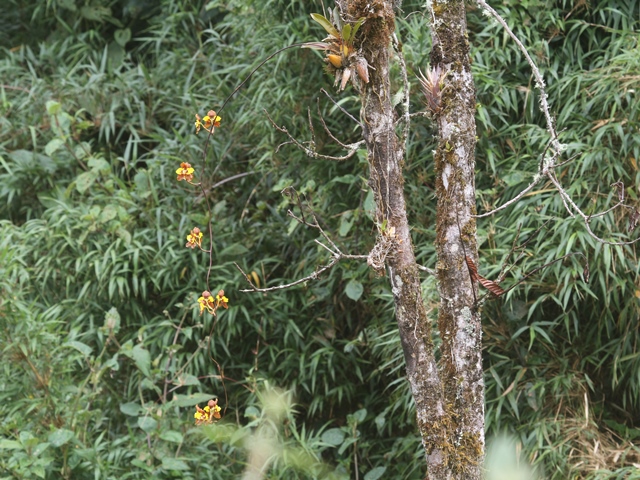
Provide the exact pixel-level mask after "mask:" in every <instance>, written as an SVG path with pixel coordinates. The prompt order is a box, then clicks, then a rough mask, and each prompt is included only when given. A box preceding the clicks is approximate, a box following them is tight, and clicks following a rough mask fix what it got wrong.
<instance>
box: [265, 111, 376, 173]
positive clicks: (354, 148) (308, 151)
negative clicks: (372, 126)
mask: <svg viewBox="0 0 640 480" xmlns="http://www.w3.org/2000/svg"><path fill="white" fill-rule="evenodd" d="M264 113H265V115H266V116H267V118H268V119H269V121H270V122H271V125H273V126H274V128H275V129H276V130H278V131H279V132H282V133H284V134H285V135H286V136H287V137H289V139H290V140H291V141H290V142H285V143H281V144H280V145H279V146H278V148H277V149H276V152H277V151H278V150H279V149H280V147H282V146H283V145H287V144H294V145H295V146H296V147H298V148H299V149H301V150H302V151H304V152H305V153H306V154H307V155H309V156H310V157H313V158H320V159H324V160H331V161H335V162H341V161H343V160H347V159H349V158H351V157H353V155H354V154H355V153H356V152H357V151H358V148H360V146H361V145H363V144H364V140H361V141H359V142H356V143H353V144H351V145H349V148H350V150H349V152H348V153H347V154H346V155H343V156H341V157H336V156H333V155H323V154H321V153H317V152H315V151H314V150H311V149H310V148H308V147H306V146H304V145H303V144H302V143H300V142H299V141H298V140H297V139H296V138H295V137H294V136H293V135H291V134H290V133H289V131H288V130H287V127H280V126H278V125H277V124H276V122H274V120H273V119H272V118H271V116H270V115H269V112H267V111H266V110H265V111H264Z"/></svg>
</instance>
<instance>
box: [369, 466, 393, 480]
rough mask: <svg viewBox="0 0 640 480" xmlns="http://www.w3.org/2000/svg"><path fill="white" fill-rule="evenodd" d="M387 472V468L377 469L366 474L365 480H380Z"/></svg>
mask: <svg viewBox="0 0 640 480" xmlns="http://www.w3.org/2000/svg"><path fill="white" fill-rule="evenodd" d="M386 471H387V467H375V468H373V469H371V470H369V471H368V472H367V473H366V474H365V476H364V480H378V479H379V478H381V477H382V476H383V475H384V472H386Z"/></svg>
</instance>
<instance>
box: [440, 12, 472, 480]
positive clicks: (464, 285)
mask: <svg viewBox="0 0 640 480" xmlns="http://www.w3.org/2000/svg"><path fill="white" fill-rule="evenodd" d="M431 7H432V15H430V18H431V22H432V24H431V38H432V42H433V46H432V49H431V68H436V67H439V68H440V69H441V70H442V71H443V72H449V73H448V74H447V76H446V78H445V87H444V91H443V95H442V97H443V98H442V104H441V108H442V110H441V112H440V113H439V114H438V115H437V122H438V147H437V149H436V153H435V158H434V160H435V171H436V196H437V198H438V206H437V219H436V253H437V255H438V265H437V274H438V285H439V293H440V309H439V315H438V328H439V330H440V335H441V338H442V347H441V354H442V356H441V365H442V377H443V379H444V394H445V402H446V404H447V405H450V406H451V408H452V416H453V418H454V422H453V423H454V425H455V427H454V431H453V432H452V433H453V436H454V438H453V440H454V444H455V445H456V450H457V451H458V452H459V453H458V455H457V457H458V458H457V459H456V463H458V464H459V465H461V466H463V467H464V470H465V471H466V472H467V473H466V475H467V476H466V478H480V477H481V460H482V458H483V451H484V379H483V371H482V326H481V323H480V312H479V309H478V308H477V302H476V294H477V289H476V285H475V283H474V282H472V280H471V274H470V271H469V269H468V267H467V264H466V261H465V256H468V257H470V258H471V260H472V261H473V263H474V264H476V265H477V264H478V246H477V241H476V222H475V218H473V217H472V215H474V214H475V213H476V209H475V194H476V191H475V177H474V169H475V145H476V123H475V111H476V96H475V87H474V84H473V78H472V76H471V63H470V57H469V42H468V39H467V21H466V12H465V4H464V1H463V0H454V1H449V2H436V1H433V2H432V4H431ZM471 460H472V461H471Z"/></svg>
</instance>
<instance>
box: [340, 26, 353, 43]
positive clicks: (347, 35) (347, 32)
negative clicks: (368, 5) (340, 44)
mask: <svg viewBox="0 0 640 480" xmlns="http://www.w3.org/2000/svg"><path fill="white" fill-rule="evenodd" d="M342 39H343V40H344V42H345V43H346V44H347V45H348V44H349V43H350V42H351V25H350V24H348V23H346V24H345V25H344V27H342Z"/></svg>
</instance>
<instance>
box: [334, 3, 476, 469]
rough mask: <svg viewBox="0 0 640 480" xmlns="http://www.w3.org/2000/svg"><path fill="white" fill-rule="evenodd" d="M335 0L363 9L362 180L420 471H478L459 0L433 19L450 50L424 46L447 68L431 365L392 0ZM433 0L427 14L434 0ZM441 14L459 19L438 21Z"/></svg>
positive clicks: (471, 99) (466, 91)
mask: <svg viewBox="0 0 640 480" xmlns="http://www.w3.org/2000/svg"><path fill="white" fill-rule="evenodd" d="M337 3H338V4H339V5H340V6H341V7H342V12H343V14H345V16H346V19H347V20H348V21H355V20H356V19H358V18H361V17H365V18H367V21H366V22H365V24H364V25H363V26H362V28H361V32H362V34H361V35H359V39H360V41H361V43H360V44H359V45H357V47H359V48H360V49H361V51H362V54H363V56H364V57H365V58H366V60H367V62H368V64H369V65H370V67H371V68H370V69H369V75H370V81H369V83H368V84H364V85H363V87H362V91H361V100H362V109H361V119H362V123H363V130H364V139H365V141H366V144H367V149H368V159H369V165H370V180H369V184H370V186H371V188H372V190H373V192H374V195H375V199H376V206H377V214H376V215H377V218H376V220H377V224H378V226H379V230H380V235H379V238H378V242H377V247H378V250H379V251H382V252H387V251H388V252H389V253H388V255H386V257H385V256H384V255H383V258H384V259H385V262H386V266H387V268H388V273H389V280H390V283H391V287H392V292H393V297H394V302H395V311H396V317H397V322H398V328H399V331H400V339H401V341H402V348H403V350H404V356H405V361H406V370H407V377H408V380H409V383H410V385H411V391H412V394H413V398H414V402H415V405H416V416H417V425H418V429H419V431H420V434H421V436H422V443H423V445H424V449H425V454H426V459H427V466H428V473H427V478H429V479H453V478H458V479H479V478H481V474H480V467H481V463H482V462H481V461H482V455H483V450H484V408H483V405H484V404H483V402H484V385H483V380H482V362H481V353H482V351H481V328H480V317H479V314H478V312H477V311H476V308H475V300H474V299H475V297H474V286H473V285H472V283H471V280H470V275H469V271H468V270H467V267H466V264H465V258H464V257H465V252H466V255H469V256H470V257H471V258H472V259H473V260H474V261H476V257H477V254H476V240H475V235H476V230H475V222H474V220H473V218H471V217H470V215H471V213H472V209H473V208H474V205H475V189H474V179H473V167H474V160H473V158H474V147H475V121H474V113H475V95H474V88H473V83H472V79H471V74H470V70H469V58H468V49H469V47H468V43H467V42H466V38H465V36H464V34H465V29H466V21H465V17H464V5H463V3H462V1H459V2H456V3H453V4H451V5H447V8H446V9H442V10H443V11H444V10H446V13H447V14H448V15H451V16H449V17H447V19H448V20H442V21H440V22H439V23H437V27H438V30H437V31H434V36H440V37H442V36H443V35H448V37H447V39H448V42H447V43H446V45H445V47H446V48H447V49H451V54H450V55H449V54H448V55H447V56H445V55H440V56H437V55H435V54H432V63H433V65H435V64H440V65H442V66H443V67H445V68H447V69H451V73H450V74H449V77H448V78H447V80H446V83H447V91H446V92H445V95H444V101H445V104H444V109H443V111H442V112H441V114H440V115H439V118H438V126H439V130H440V139H439V143H438V150H437V154H436V172H437V175H438V183H437V193H438V198H439V201H438V219H437V251H438V259H439V261H438V268H437V271H438V280H439V283H440V287H439V289H440V294H441V307H440V316H439V321H438V326H439V328H440V332H441V337H442V339H443V347H442V362H441V365H440V368H438V366H437V364H436V360H435V352H434V346H433V342H432V340H431V325H430V323H429V319H428V317H427V313H426V310H425V307H424V301H423V299H422V293H421V286H420V276H419V270H418V265H417V263H416V259H415V255H414V249H413V243H412V240H411V234H410V230H409V224H408V221H407V213H406V206H405V199H404V188H403V187H404V177H403V173H402V166H403V164H404V155H405V149H404V145H403V144H401V142H400V141H399V139H398V138H397V135H396V133H395V116H396V115H395V112H394V110H393V106H392V104H391V91H390V88H391V87H390V80H389V57H390V45H391V37H392V34H393V31H394V20H395V18H394V12H393V6H394V5H393V4H394V2H393V1H392V0H367V1H364V0H338V2H337ZM396 3H397V2H396ZM433 5H434V14H435V13H436V12H435V9H436V8H437V7H436V4H435V1H434V4H433ZM450 12H451V13H450ZM454 14H455V15H456V16H454ZM439 15H440V12H438V16H439ZM436 18H438V17H436ZM460 18H461V19H462V20H460ZM448 21H451V22H453V21H456V22H460V21H461V22H462V23H461V24H459V25H453V26H445V25H446V24H447V22H448ZM434 44H435V42H434ZM434 60H435V61H434ZM449 85H450V86H449ZM458 217H459V219H460V225H461V230H460V229H458V223H457V219H458ZM463 242H464V244H463ZM375 250H376V249H374V251H375Z"/></svg>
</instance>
